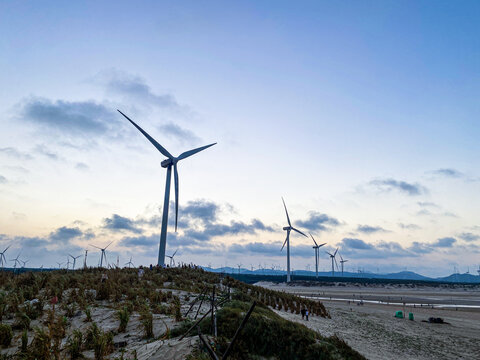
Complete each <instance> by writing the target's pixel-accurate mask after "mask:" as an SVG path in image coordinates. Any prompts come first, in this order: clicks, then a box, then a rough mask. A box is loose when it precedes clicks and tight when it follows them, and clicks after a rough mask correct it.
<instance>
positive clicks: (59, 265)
mask: <svg viewBox="0 0 480 360" xmlns="http://www.w3.org/2000/svg"><path fill="white" fill-rule="evenodd" d="M57 264H58V268H59V269H60V268H61V267H62V265H63V262H58V261H57Z"/></svg>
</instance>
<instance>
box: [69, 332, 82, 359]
mask: <svg viewBox="0 0 480 360" xmlns="http://www.w3.org/2000/svg"><path fill="white" fill-rule="evenodd" d="M82 343H83V334H82V332H81V331H80V330H74V331H73V333H72V335H70V336H69V337H68V340H67V352H68V354H69V355H70V359H72V360H74V359H78V358H81V357H83V356H82Z"/></svg>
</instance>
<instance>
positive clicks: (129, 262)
mask: <svg viewBox="0 0 480 360" xmlns="http://www.w3.org/2000/svg"><path fill="white" fill-rule="evenodd" d="M125 265H128V268H129V269H130V265H132V266H135V265H134V264H133V262H132V257H131V256H130V260H129V261H128V262H127V263H125Z"/></svg>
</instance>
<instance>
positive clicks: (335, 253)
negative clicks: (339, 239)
mask: <svg viewBox="0 0 480 360" xmlns="http://www.w3.org/2000/svg"><path fill="white" fill-rule="evenodd" d="M337 251H338V248H337V250H335V252H334V253H333V256H335V255H337Z"/></svg>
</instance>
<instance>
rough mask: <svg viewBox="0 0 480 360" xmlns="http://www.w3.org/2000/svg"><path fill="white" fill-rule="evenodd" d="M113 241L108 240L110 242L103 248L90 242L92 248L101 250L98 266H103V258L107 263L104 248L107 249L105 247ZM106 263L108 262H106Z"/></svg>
mask: <svg viewBox="0 0 480 360" xmlns="http://www.w3.org/2000/svg"><path fill="white" fill-rule="evenodd" d="M112 243H113V241H111V242H110V244H108V245H107V246H105V247H104V248H101V247H98V246H95V245H92V244H90V246H93V247H94V248H97V249H99V250H101V251H102V254H101V255H100V267H103V259H105V262H106V263H107V254H105V250H107V248H108V247H109V246H110V245H112ZM107 264H108V263H107Z"/></svg>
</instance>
